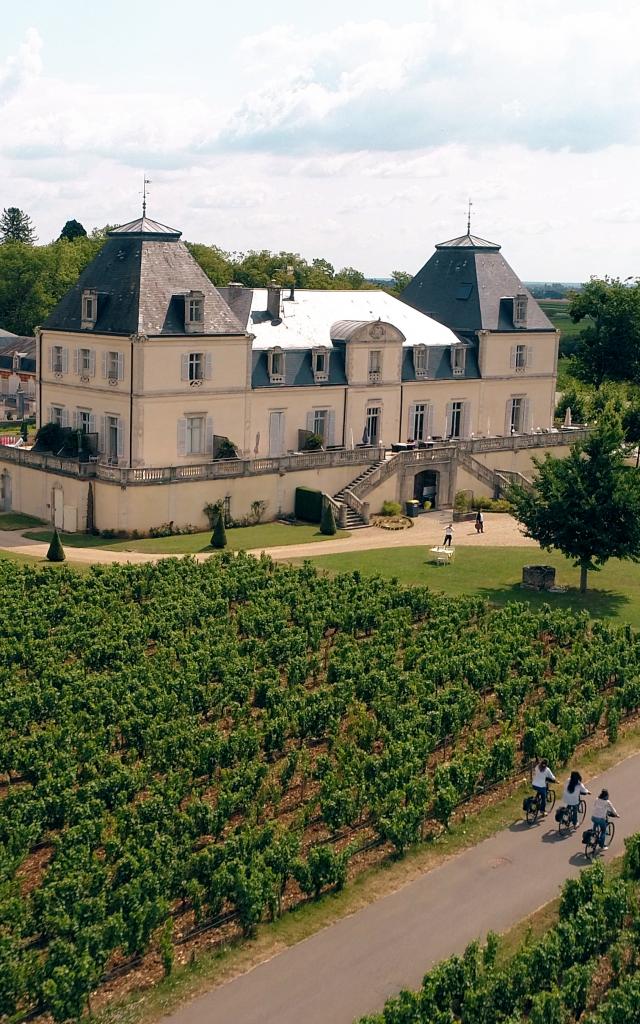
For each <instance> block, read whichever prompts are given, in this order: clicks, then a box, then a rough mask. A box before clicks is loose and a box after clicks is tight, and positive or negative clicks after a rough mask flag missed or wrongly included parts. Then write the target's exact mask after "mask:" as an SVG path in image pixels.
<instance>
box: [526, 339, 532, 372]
mask: <svg viewBox="0 0 640 1024" xmlns="http://www.w3.org/2000/svg"><path fill="white" fill-rule="evenodd" d="M532 367H533V345H527V370H530V369H531V368H532Z"/></svg>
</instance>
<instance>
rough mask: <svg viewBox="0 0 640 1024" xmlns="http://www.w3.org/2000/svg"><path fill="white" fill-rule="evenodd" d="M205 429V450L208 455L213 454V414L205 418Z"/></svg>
mask: <svg viewBox="0 0 640 1024" xmlns="http://www.w3.org/2000/svg"><path fill="white" fill-rule="evenodd" d="M205 430H206V436H205V439H204V450H205V452H206V454H207V455H213V419H212V417H211V416H207V418H206V420H205Z"/></svg>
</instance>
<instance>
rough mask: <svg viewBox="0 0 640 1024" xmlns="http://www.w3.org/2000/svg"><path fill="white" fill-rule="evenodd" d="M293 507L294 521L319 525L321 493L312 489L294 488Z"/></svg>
mask: <svg viewBox="0 0 640 1024" xmlns="http://www.w3.org/2000/svg"><path fill="white" fill-rule="evenodd" d="M294 507H295V513H296V519H303V520H304V521H305V522H307V523H319V522H320V520H321V519H322V491H315V490H314V489H313V488H312V487H296V496H295V506H294Z"/></svg>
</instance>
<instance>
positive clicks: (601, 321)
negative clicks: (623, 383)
mask: <svg viewBox="0 0 640 1024" xmlns="http://www.w3.org/2000/svg"><path fill="white" fill-rule="evenodd" d="M569 314H570V316H571V319H572V320H573V321H574V323H579V322H581V321H582V320H585V319H586V318H589V322H588V323H587V324H586V326H585V327H584V329H583V330H582V331H581V333H580V339H579V345H578V350H577V354H576V368H577V371H578V373H579V375H580V376H581V377H582V379H583V380H586V381H589V383H591V384H595V385H596V386H599V385H600V384H602V382H603V381H604V380H638V379H640V282H639V281H637V280H636V281H635V282H634V283H633V284H629V283H628V282H624V281H620V280H619V279H617V278H609V277H605V278H596V277H593V278H591V280H590V281H589V283H588V284H586V285H585V286H584V288H583V289H582V291H581V292H575V293H574V294H573V296H572V298H571V304H570V306H569Z"/></svg>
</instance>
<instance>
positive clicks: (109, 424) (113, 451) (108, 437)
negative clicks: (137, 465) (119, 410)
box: [105, 416, 120, 462]
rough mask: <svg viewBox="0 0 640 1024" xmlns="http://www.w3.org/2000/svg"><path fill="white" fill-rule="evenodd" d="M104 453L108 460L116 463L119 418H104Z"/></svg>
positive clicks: (118, 442)
mask: <svg viewBox="0 0 640 1024" xmlns="http://www.w3.org/2000/svg"><path fill="white" fill-rule="evenodd" d="M105 426H106V429H105V453H106V456H107V458H108V459H110V460H112V461H114V462H117V460H118V455H119V451H120V417H119V416H105Z"/></svg>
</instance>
